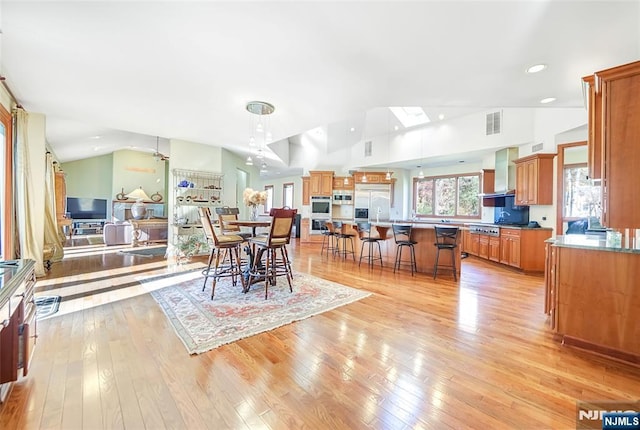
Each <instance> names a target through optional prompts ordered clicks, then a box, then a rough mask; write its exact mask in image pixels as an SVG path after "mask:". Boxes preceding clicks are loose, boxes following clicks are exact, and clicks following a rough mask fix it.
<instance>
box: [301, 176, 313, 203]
mask: <svg viewBox="0 0 640 430" xmlns="http://www.w3.org/2000/svg"><path fill="white" fill-rule="evenodd" d="M310 181H311V178H309V177H308V176H303V177H302V204H303V205H305V206H308V205H309V204H310V198H309V192H310V191H309V190H310Z"/></svg>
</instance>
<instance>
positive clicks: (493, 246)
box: [488, 236, 500, 261]
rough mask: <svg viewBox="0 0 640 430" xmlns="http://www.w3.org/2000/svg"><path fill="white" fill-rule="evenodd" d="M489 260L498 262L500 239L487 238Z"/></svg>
mask: <svg viewBox="0 0 640 430" xmlns="http://www.w3.org/2000/svg"><path fill="white" fill-rule="evenodd" d="M488 258H489V260H491V261H500V238H499V237H495V236H489V255H488Z"/></svg>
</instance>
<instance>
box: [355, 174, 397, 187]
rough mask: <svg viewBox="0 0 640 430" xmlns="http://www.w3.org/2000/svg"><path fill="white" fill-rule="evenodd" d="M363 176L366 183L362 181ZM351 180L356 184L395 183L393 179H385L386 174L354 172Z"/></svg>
mask: <svg viewBox="0 0 640 430" xmlns="http://www.w3.org/2000/svg"><path fill="white" fill-rule="evenodd" d="M365 175H366V177H367V180H366V182H365V181H363V176H365ZM353 179H354V181H355V183H356V184H392V183H393V182H395V179H394V178H390V179H387V172H355V173H354V174H353Z"/></svg>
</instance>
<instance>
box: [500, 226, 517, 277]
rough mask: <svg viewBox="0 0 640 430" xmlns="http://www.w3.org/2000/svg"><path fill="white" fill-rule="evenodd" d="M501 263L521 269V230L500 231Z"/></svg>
mask: <svg viewBox="0 0 640 430" xmlns="http://www.w3.org/2000/svg"><path fill="white" fill-rule="evenodd" d="M500 262H501V263H502V264H508V265H509V266H513V267H517V268H520V230H517V229H512V228H501V229H500Z"/></svg>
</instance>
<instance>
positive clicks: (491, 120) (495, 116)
mask: <svg viewBox="0 0 640 430" xmlns="http://www.w3.org/2000/svg"><path fill="white" fill-rule="evenodd" d="M501 125H502V115H501V114H500V112H492V113H488V114H487V136H489V135H491V134H499V133H500V129H501Z"/></svg>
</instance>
